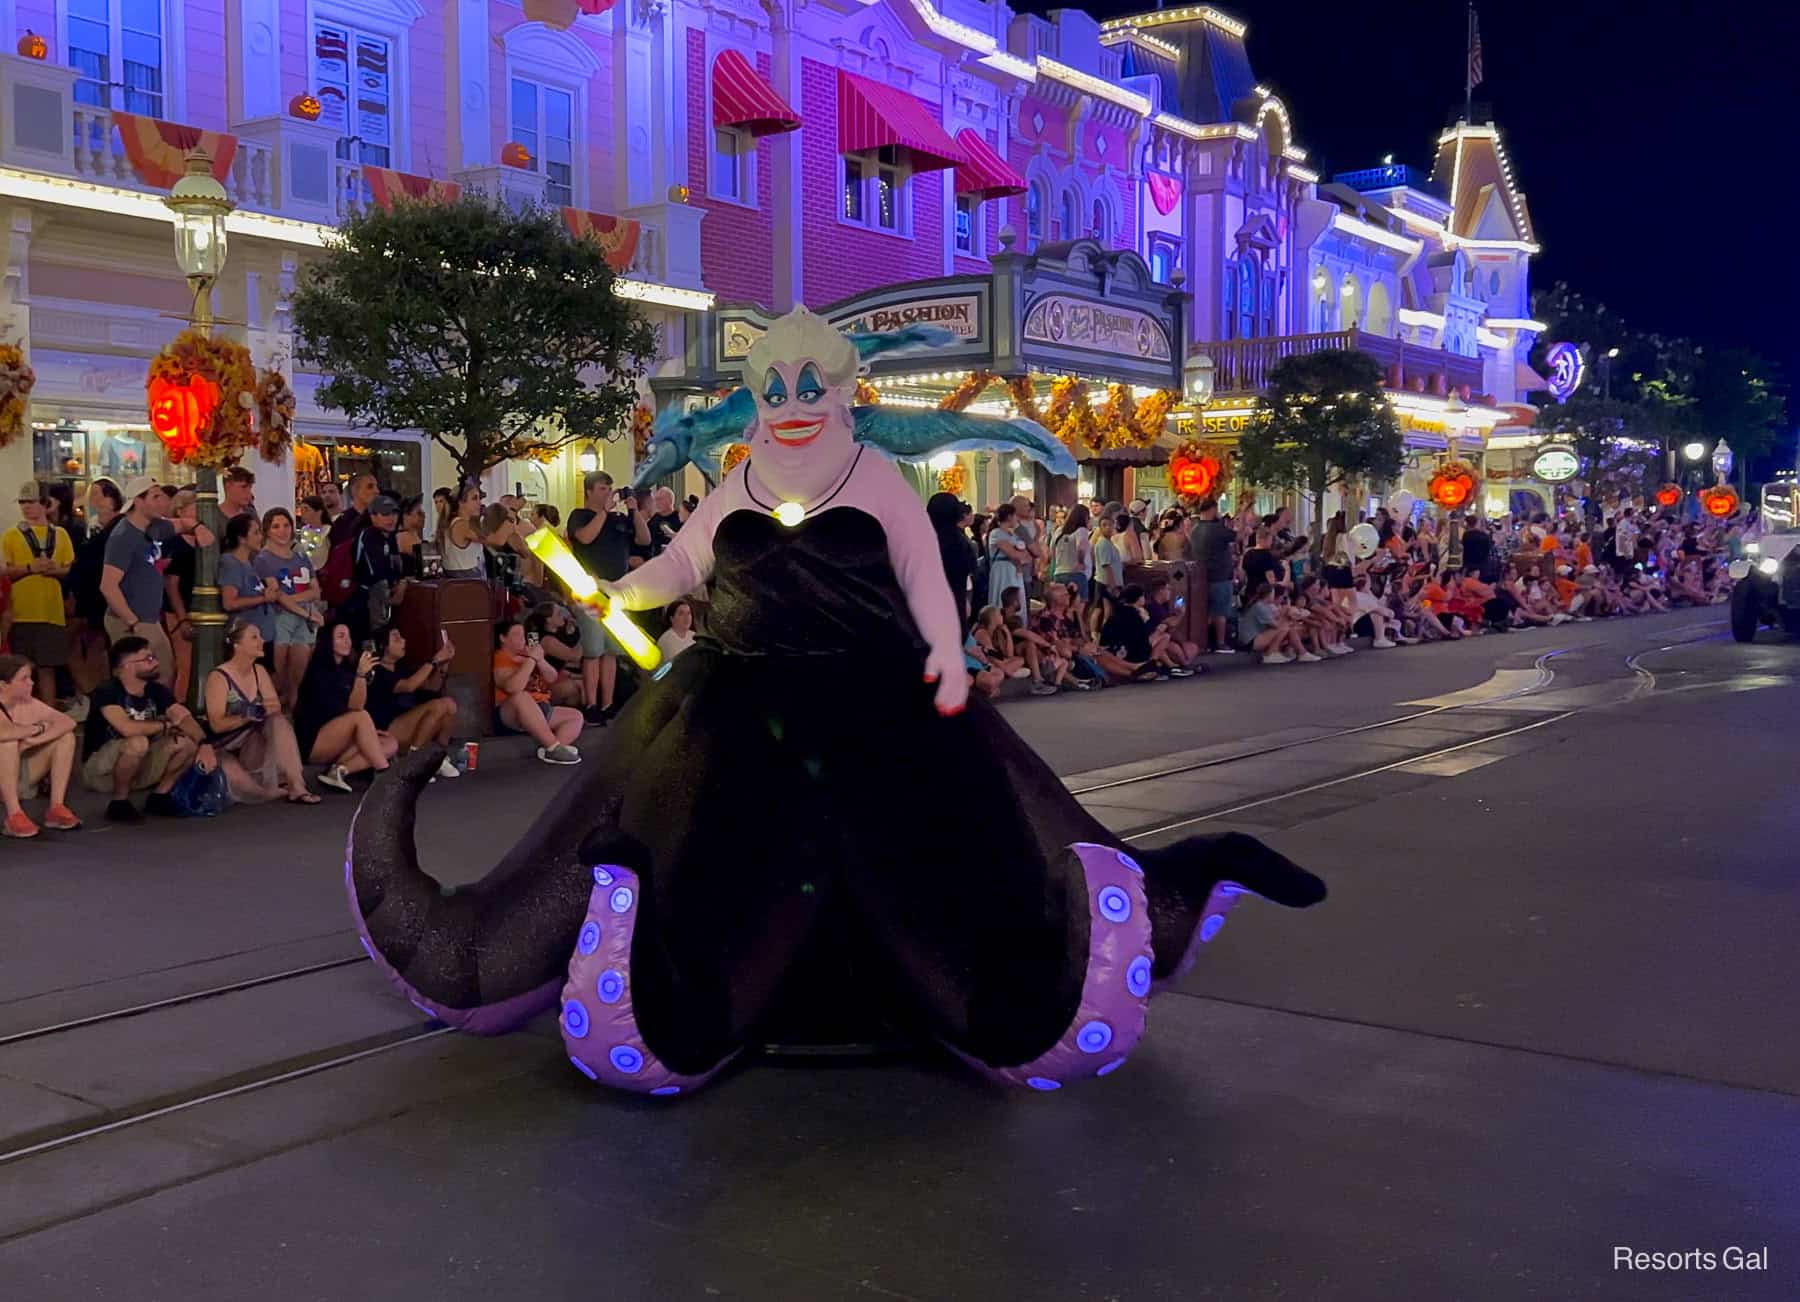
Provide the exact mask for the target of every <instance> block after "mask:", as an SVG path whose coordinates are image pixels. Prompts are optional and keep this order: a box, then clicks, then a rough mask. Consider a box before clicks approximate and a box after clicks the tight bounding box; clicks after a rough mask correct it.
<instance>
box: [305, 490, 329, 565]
mask: <svg viewBox="0 0 1800 1302" xmlns="http://www.w3.org/2000/svg"><path fill="white" fill-rule="evenodd" d="M300 546H301V548H302V549H303V550H304V551H305V552H306V555H307V557H308V558H309V559H310V560H311V561H312V567H313V573H314V574H317V573H318V572H319V569H320V567H322V566H323V565H324V564H325V562H326V561H328V560H330V559H331V513H330V512H329V511H327V510H326V509H325V499H324V498H322V497H309V498H307V499H306V500H305V501H303V502H301V503H300Z"/></svg>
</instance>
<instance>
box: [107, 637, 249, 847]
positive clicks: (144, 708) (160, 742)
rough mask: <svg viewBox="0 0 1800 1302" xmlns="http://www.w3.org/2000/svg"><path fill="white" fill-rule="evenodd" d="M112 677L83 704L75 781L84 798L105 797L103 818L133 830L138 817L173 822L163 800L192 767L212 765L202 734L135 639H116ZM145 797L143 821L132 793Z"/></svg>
mask: <svg viewBox="0 0 1800 1302" xmlns="http://www.w3.org/2000/svg"><path fill="white" fill-rule="evenodd" d="M109 659H110V660H111V663H112V672H113V676H112V677H111V678H109V679H107V681H106V682H104V683H102V684H101V685H100V686H99V687H96V688H95V689H94V692H93V695H92V696H90V697H89V698H88V699H89V702H90V708H89V710H88V717H87V727H86V730H85V732H84V734H83V736H82V743H81V780H82V782H83V783H85V784H86V785H87V787H88V788H89V790H92V791H99V792H102V793H104V794H107V795H110V796H111V797H112V800H111V803H109V804H108V805H107V806H106V817H107V819H108V821H110V822H114V823H139V822H142V821H143V818H144V814H161V815H164V816H165V817H180V815H181V812H182V811H181V809H180V807H179V806H177V805H176V803H175V802H174V800H172V799H171V798H170V796H169V792H171V791H173V790H174V789H175V784H176V782H178V781H180V779H181V777H182V775H183V774H185V773H186V772H187V771H188V768H189V767H190V766H192V765H195V764H198V765H199V766H200V769H201V771H202V772H206V773H210V772H211V771H212V770H213V769H214V768H215V767H217V765H218V762H219V759H218V756H217V755H216V754H215V753H214V752H213V748H212V747H211V746H210V745H209V744H208V743H207V740H206V730H205V729H204V728H202V727H201V726H200V721H199V720H198V719H196V718H195V717H194V716H193V715H192V714H190V713H188V709H187V707H186V706H184V705H182V704H181V703H180V702H179V701H177V700H176V699H175V695H174V693H172V692H171V691H170V690H169V689H168V688H167V687H165V686H163V684H162V682H161V678H162V666H161V665H159V664H157V663H156V652H154V651H152V650H151V649H150V643H149V642H148V641H146V640H145V639H144V638H141V637H122V638H120V639H119V640H118V641H117V642H114V643H113V644H112V650H111V652H110V653H109ZM145 790H148V791H149V793H150V794H149V795H147V796H145V797H144V814H140V813H139V812H138V811H137V807H136V806H135V805H133V804H132V803H131V793H132V792H133V791H145Z"/></svg>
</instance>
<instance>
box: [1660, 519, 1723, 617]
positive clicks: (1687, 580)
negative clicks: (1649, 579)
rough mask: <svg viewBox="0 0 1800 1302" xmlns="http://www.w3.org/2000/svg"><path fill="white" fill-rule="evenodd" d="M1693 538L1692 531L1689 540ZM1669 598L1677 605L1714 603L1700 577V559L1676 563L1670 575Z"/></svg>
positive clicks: (1707, 604) (1706, 604) (1708, 604)
mask: <svg viewBox="0 0 1800 1302" xmlns="http://www.w3.org/2000/svg"><path fill="white" fill-rule="evenodd" d="M1691 540H1692V534H1691V533H1690V535H1689V541H1691ZM1684 548H1685V544H1684ZM1696 550H1697V549H1696ZM1669 599H1670V601H1671V602H1672V603H1673V604H1675V605H1677V606H1710V605H1711V604H1712V596H1711V594H1709V593H1708V592H1707V590H1706V583H1705V581H1704V580H1702V579H1701V577H1700V563H1699V562H1698V561H1695V560H1683V561H1680V562H1678V563H1677V564H1676V566H1675V571H1674V573H1673V574H1671V575H1670V577H1669Z"/></svg>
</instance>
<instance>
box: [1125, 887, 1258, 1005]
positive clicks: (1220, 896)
mask: <svg viewBox="0 0 1800 1302" xmlns="http://www.w3.org/2000/svg"><path fill="white" fill-rule="evenodd" d="M1246 895H1256V892H1255V891H1253V890H1251V889H1250V888H1249V887H1247V886H1240V885H1238V883H1236V882H1219V883H1218V884H1217V885H1215V886H1214V887H1213V888H1212V893H1211V894H1209V895H1208V896H1207V897H1206V907H1205V908H1203V909H1201V910H1200V921H1199V922H1198V923H1197V924H1195V926H1194V934H1193V935H1192V936H1191V937H1189V938H1188V943H1187V948H1186V949H1185V950H1183V951H1182V954H1181V960H1180V961H1179V962H1178V963H1176V964H1175V970H1174V971H1173V972H1171V973H1169V975H1168V976H1165V977H1159V978H1158V979H1157V980H1156V982H1155V983H1154V985H1153V987H1152V993H1154V994H1161V993H1162V992H1163V991H1164V990H1166V989H1168V988H1169V987H1170V986H1172V985H1173V984H1175V982H1177V981H1179V980H1181V978H1182V977H1184V976H1186V975H1187V974H1188V972H1189V971H1190V970H1191V969H1192V968H1193V966H1194V964H1195V963H1196V962H1197V961H1198V960H1199V958H1200V947H1201V946H1202V945H1205V944H1207V943H1209V942H1210V941H1211V940H1212V938H1213V937H1214V936H1217V935H1218V934H1219V931H1220V929H1221V928H1223V927H1224V925H1225V915H1226V914H1227V913H1230V912H1231V911H1232V910H1233V909H1235V908H1236V907H1237V906H1238V901H1239V900H1241V899H1243V898H1244V897H1245V896H1246ZM1257 898H1258V899H1260V898H1262V897H1261V896H1257Z"/></svg>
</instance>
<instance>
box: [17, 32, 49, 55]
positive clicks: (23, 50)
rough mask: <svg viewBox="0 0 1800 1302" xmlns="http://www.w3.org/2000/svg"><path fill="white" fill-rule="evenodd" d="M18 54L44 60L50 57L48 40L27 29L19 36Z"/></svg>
mask: <svg viewBox="0 0 1800 1302" xmlns="http://www.w3.org/2000/svg"><path fill="white" fill-rule="evenodd" d="M19 54H20V56H21V57H22V58H26V59H38V60H40V61H41V60H44V59H48V58H49V57H50V42H49V41H46V40H45V39H44V38H43V37H41V36H39V35H38V34H37V33H36V32H31V31H28V32H26V33H25V35H23V36H21V37H20V38H19Z"/></svg>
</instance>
